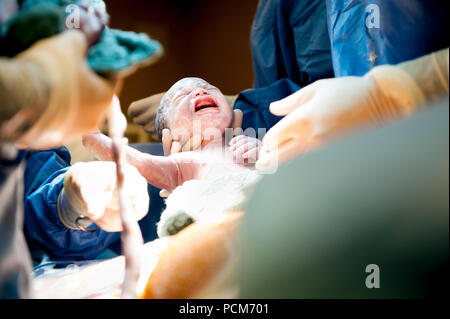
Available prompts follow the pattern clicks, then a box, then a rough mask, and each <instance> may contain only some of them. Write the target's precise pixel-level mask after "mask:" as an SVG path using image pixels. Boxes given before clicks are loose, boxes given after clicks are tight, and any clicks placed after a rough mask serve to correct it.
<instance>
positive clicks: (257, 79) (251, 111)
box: [234, 0, 333, 130]
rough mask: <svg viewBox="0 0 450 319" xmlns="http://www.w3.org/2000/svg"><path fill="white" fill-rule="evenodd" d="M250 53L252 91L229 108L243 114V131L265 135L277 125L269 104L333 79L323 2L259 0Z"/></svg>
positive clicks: (246, 92) (277, 117)
mask: <svg viewBox="0 0 450 319" xmlns="http://www.w3.org/2000/svg"><path fill="white" fill-rule="evenodd" d="M250 47H251V50H252V60H253V73H254V88H253V89H250V90H247V91H244V92H241V93H240V94H239V96H238V98H237V100H236V102H235V104H234V108H236V109H241V110H242V112H243V113H244V119H243V123H242V128H243V129H244V130H245V129H247V128H254V129H256V130H257V129H258V128H265V129H269V128H271V127H272V126H273V125H275V124H276V123H277V122H278V121H279V120H280V119H281V117H279V116H274V115H272V114H271V113H270V111H269V105H270V103H271V102H273V101H277V100H280V99H282V98H285V97H286V96H288V95H291V94H292V93H294V92H296V91H297V90H299V89H300V88H302V87H304V86H306V85H308V84H310V83H312V82H314V81H316V80H319V79H323V78H329V77H333V66H332V62H331V50H330V38H329V36H328V27H327V8H326V2H325V1H323V0H314V1H311V0H310V1H298V0H276V1H273V0H261V1H260V3H259V6H258V9H257V12H256V15H255V18H254V21H253V25H252V30H251V37H250Z"/></svg>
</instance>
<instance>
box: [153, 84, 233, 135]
mask: <svg viewBox="0 0 450 319" xmlns="http://www.w3.org/2000/svg"><path fill="white" fill-rule="evenodd" d="M232 119H233V111H232V110H231V107H230V105H229V104H228V102H227V100H226V98H225V96H224V95H223V94H222V92H221V91H220V90H219V89H218V88H216V87H215V86H212V85H211V84H209V83H208V82H206V81H205V80H202V79H200V78H184V79H181V80H179V81H178V82H176V83H175V84H174V85H173V86H172V87H171V88H170V89H169V91H167V93H166V94H165V95H164V96H163V98H162V99H161V103H160V105H159V108H158V112H157V114H156V121H155V122H156V123H155V128H156V132H157V133H158V135H159V137H160V138H161V137H162V131H163V129H165V128H168V129H170V130H171V131H172V132H174V131H176V130H178V131H185V132H186V134H188V137H189V136H192V135H193V131H194V123H195V125H196V126H198V125H201V133H202V135H203V134H208V135H210V133H211V129H213V130H214V131H216V132H218V133H220V134H221V136H222V135H223V134H224V132H225V129H226V128H228V127H230V125H231V121H232ZM204 138H206V139H208V138H210V136H208V137H206V136H204ZM183 139H184V140H185V141H186V140H187V138H186V137H184V138H183ZM185 141H181V142H185Z"/></svg>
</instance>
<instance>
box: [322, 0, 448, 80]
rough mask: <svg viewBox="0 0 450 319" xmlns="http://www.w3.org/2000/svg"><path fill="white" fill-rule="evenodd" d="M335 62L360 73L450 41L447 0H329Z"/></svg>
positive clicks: (344, 71) (341, 69)
mask: <svg viewBox="0 0 450 319" xmlns="http://www.w3.org/2000/svg"><path fill="white" fill-rule="evenodd" d="M326 3H327V20H328V28H329V35H330V42H331V50H332V59H333V67H334V72H335V75H336V77H338V76H350V75H356V76H361V75H364V74H365V73H367V72H368V71H370V69H372V68H373V67H375V66H377V65H382V64H398V63H401V62H404V61H408V60H412V59H415V58H418V57H420V56H423V55H426V54H429V53H431V52H434V51H438V50H440V49H443V48H446V47H448V46H449V40H448V39H449V37H448V30H449V10H448V9H447V4H446V3H447V1H444V0H427V1H423V0H390V1H384V0H358V1H354V0H327V1H326Z"/></svg>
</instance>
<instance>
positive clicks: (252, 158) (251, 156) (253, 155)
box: [242, 147, 259, 164]
mask: <svg viewBox="0 0 450 319" xmlns="http://www.w3.org/2000/svg"><path fill="white" fill-rule="evenodd" d="M258 153H259V148H258V147H255V148H252V149H250V150H249V151H248V152H246V153H244V154H243V155H242V158H243V159H246V160H247V162H248V163H250V164H254V163H255V162H256V160H257V159H258Z"/></svg>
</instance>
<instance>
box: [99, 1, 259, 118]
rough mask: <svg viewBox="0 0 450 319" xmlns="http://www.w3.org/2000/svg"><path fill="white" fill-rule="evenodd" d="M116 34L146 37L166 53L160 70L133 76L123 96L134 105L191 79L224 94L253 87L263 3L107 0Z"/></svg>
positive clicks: (157, 67)
mask: <svg viewBox="0 0 450 319" xmlns="http://www.w3.org/2000/svg"><path fill="white" fill-rule="evenodd" d="M105 2H106V6H107V10H108V13H109V14H110V26H111V27H112V28H117V29H122V30H130V31H135V32H145V33H147V34H148V35H149V36H150V37H151V38H153V39H156V40H158V41H159V42H161V44H162V45H163V47H164V55H163V57H162V58H160V60H158V61H157V62H156V63H155V64H153V65H150V66H148V67H145V68H143V69H140V70H138V71H137V72H136V73H134V74H133V75H131V76H129V77H128V78H127V79H126V80H125V83H124V87H123V89H122V92H121V94H120V100H121V102H122V109H123V110H124V112H125V113H126V110H127V109H128V106H129V105H130V103H131V102H133V101H135V100H138V99H142V98H144V97H147V96H149V95H152V94H155V93H159V92H162V91H166V90H167V89H168V88H169V87H170V86H171V85H172V84H174V83H175V82H176V81H178V80H179V79H181V78H182V77H186V76H197V77H201V78H204V79H205V80H207V81H208V82H210V83H211V84H213V85H215V86H217V87H218V88H220V89H221V90H222V92H223V93H224V94H237V93H239V92H240V91H242V90H244V89H247V88H250V87H251V86H252V82H253V73H252V62H251V53H250V44H249V39H250V29H251V25H252V21H253V17H254V14H255V12H256V7H257V4H258V0H147V1H145V0H127V1H124V0H106V1H105Z"/></svg>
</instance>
